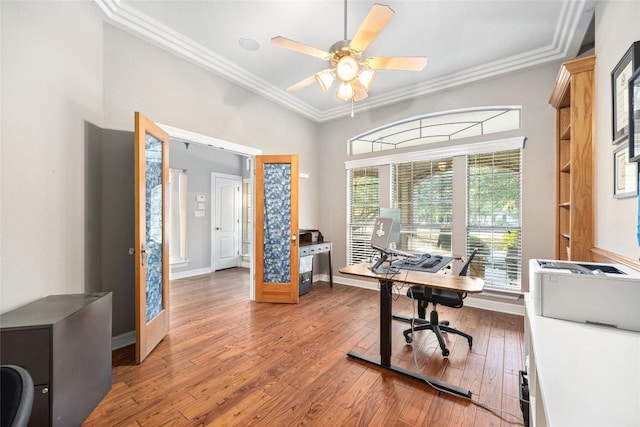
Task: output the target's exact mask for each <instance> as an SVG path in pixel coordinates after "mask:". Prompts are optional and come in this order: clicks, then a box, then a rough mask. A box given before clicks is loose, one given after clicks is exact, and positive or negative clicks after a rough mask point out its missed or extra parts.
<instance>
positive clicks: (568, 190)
mask: <svg viewBox="0 0 640 427" xmlns="http://www.w3.org/2000/svg"><path fill="white" fill-rule="evenodd" d="M594 66H595V56H589V57H585V58H580V59H576V60H573V61H568V62H565V63H564V64H562V66H561V67H560V72H559V73H558V77H557V79H556V84H555V85H554V88H553V92H552V94H551V98H550V99H549V103H550V104H551V105H552V106H553V107H554V108H555V109H556V206H557V208H556V235H557V236H558V237H557V239H556V258H557V259H571V260H579V261H590V260H591V252H590V250H591V248H592V247H593V245H594V207H593V169H594V159H593V135H592V132H593V98H594V83H593V82H594Z"/></svg>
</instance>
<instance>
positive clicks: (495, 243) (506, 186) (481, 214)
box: [467, 149, 522, 290]
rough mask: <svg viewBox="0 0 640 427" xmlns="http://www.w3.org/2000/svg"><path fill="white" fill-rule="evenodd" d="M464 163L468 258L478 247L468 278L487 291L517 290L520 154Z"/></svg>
mask: <svg viewBox="0 0 640 427" xmlns="http://www.w3.org/2000/svg"><path fill="white" fill-rule="evenodd" d="M467 159H468V163H467V253H470V252H471V251H472V250H473V249H475V248H478V254H477V255H476V258H475V259H474V261H473V263H472V264H471V266H470V269H469V274H470V275H472V276H478V277H484V280H485V285H486V286H487V287H496V288H503V289H504V288H506V289H515V290H519V289H520V284H521V277H520V276H521V273H520V267H521V263H522V260H521V258H522V257H521V249H522V238H521V221H522V215H521V211H522V209H521V208H522V206H521V205H522V203H521V182H522V176H521V171H522V150H521V149H516V150H507V151H500V152H494V153H484V154H474V155H469V156H468V157H467Z"/></svg>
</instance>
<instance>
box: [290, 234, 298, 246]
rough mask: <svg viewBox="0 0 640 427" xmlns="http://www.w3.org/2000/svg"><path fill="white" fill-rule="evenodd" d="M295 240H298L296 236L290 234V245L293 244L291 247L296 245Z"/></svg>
mask: <svg viewBox="0 0 640 427" xmlns="http://www.w3.org/2000/svg"><path fill="white" fill-rule="evenodd" d="M296 240H298V235H297V234H292V235H291V243H292V244H293V246H295V245H296Z"/></svg>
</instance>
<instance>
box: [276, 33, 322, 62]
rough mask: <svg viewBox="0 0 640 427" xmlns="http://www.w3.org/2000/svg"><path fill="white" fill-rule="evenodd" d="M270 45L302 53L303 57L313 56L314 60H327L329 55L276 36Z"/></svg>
mask: <svg viewBox="0 0 640 427" xmlns="http://www.w3.org/2000/svg"><path fill="white" fill-rule="evenodd" d="M271 43H272V44H274V45H276V46H280V47H283V48H285V49H289V50H293V51H295V52H300V53H304V54H305V55H311V56H315V57H316V58H320V59H324V60H328V59H329V57H330V56H331V54H330V53H329V52H325V51H323V50H320V49H316V48H315V47H311V46H308V45H306V44H302V43H299V42H297V41H293V40H290V39H288V38H286V37H281V36H277V37H274V38H272V39H271Z"/></svg>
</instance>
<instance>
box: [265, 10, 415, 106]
mask: <svg viewBox="0 0 640 427" xmlns="http://www.w3.org/2000/svg"><path fill="white" fill-rule="evenodd" d="M394 14H395V12H394V11H393V10H392V9H391V8H390V7H389V6H386V5H382V4H374V5H373V6H372V7H371V10H370V11H369V14H368V15H367V17H366V18H365V19H364V21H363V22H362V24H361V25H360V28H359V29H358V31H357V32H356V34H355V36H354V37H353V39H351V40H347V1H346V0H345V2H344V40H341V41H339V42H336V43H334V44H333V45H332V46H331V48H329V52H325V51H323V50H320V49H316V48H315V47H311V46H308V45H306V44H303V43H299V42H296V41H293V40H290V39H287V38H285V37H281V36H277V37H274V38H272V39H271V43H273V44H274V45H276V46H280V47H283V48H285V49H290V50H293V51H296V52H300V53H304V54H306V55H311V56H314V57H316V58H320V59H322V60H325V61H329V62H330V64H331V68H327V69H324V70H322V71H319V72H317V73H315V74H313V75H311V76H309V77H307V78H306V79H304V80H302V81H301V82H298V83H296V84H294V85H293V86H290V87H289V88H287V90H288V91H289V92H294V91H297V90H300V89H302V88H304V87H307V86H309V85H311V84H313V83H314V82H315V83H317V84H318V86H319V87H320V89H321V90H322V92H324V93H327V91H328V90H329V88H330V87H331V85H332V84H333V82H334V81H335V80H336V79H337V80H338V82H339V84H340V86H339V87H338V91H337V92H336V97H337V98H338V99H339V100H341V101H361V100H363V99H365V98H367V96H369V95H368V92H369V89H370V88H371V85H372V84H373V80H374V79H375V77H376V70H403V71H421V70H422V69H423V68H424V67H425V66H426V65H427V58H426V57H424V56H401V57H370V58H365V59H363V58H362V52H363V51H364V50H365V49H366V48H367V47H368V46H369V45H370V44H371V42H372V41H373V40H374V39H375V38H376V37H377V36H378V34H379V33H380V32H381V31H382V30H383V29H384V27H385V26H386V25H387V24H388V23H389V21H391V18H393V16H394Z"/></svg>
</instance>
